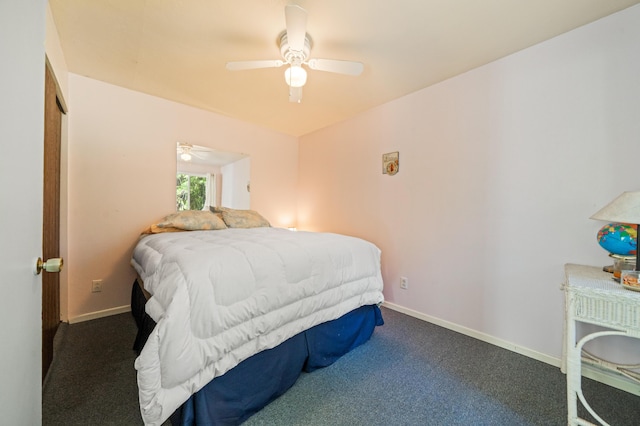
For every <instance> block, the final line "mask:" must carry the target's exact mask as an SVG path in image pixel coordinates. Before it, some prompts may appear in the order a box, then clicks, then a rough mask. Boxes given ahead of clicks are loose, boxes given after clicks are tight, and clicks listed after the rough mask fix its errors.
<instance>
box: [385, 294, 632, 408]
mask: <svg viewBox="0 0 640 426" xmlns="http://www.w3.org/2000/svg"><path fill="white" fill-rule="evenodd" d="M382 306H384V307H386V308H389V309H393V310H394V311H397V312H400V313H403V314H406V315H409V316H411V317H414V318H418V319H420V320H423V321H426V322H429V323H432V324H435V325H439V326H440V327H444V328H447V329H449V330H453V331H455V332H458V333H460V334H464V335H466V336H469V337H473V338H475V339H478V340H481V341H483V342H487V343H490V344H492V345H495V346H499V347H501V348H503V349H507V350H509V351H511V352H515V353H518V354H520V355H524V356H526V357H529V358H533V359H535V360H538V361H541V362H544V363H546V364H550V365H553V366H554V367H558V368H560V366H561V364H562V362H561V360H560V359H558V358H555V357H552V356H549V355H545V354H543V353H541V352H537V351H534V350H531V349H529V348H525V347H523V346H520V345H516V344H514V343H511V342H507V341H506V340H502V339H498V338H497V337H494V336H491V335H489V334H486V333H481V332H479V331H477V330H473V329H470V328H467V327H463V326H461V325H458V324H455V323H452V322H449V321H445V320H443V319H440V318H436V317H433V316H430V315H426V314H423V313H421V312H418V311H414V310H413V309H409V308H405V307H403V306H400V305H396V304H395V303H390V302H384V303H383V304H382ZM582 375H583V376H584V377H588V378H589V379H592V380H595V381H597V382H600V383H604V384H606V385H609V386H612V387H614V388H617V389H620V390H623V391H626V392H629V393H631V394H634V395H638V396H640V387H639V386H638V384H637V383H634V382H631V381H630V380H628V379H626V378H624V377H622V376H621V375H619V374H616V373H613V372H610V371H605V370H602V369H599V368H597V367H593V366H590V365H584V366H583V367H582Z"/></svg>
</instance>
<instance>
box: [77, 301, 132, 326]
mask: <svg viewBox="0 0 640 426" xmlns="http://www.w3.org/2000/svg"><path fill="white" fill-rule="evenodd" d="M125 312H131V306H129V305H125V306H118V307H116V308H109V309H105V310H103V311H97V312H89V313H88V314H82V315H78V316H76V317H69V324H76V323H79V322H84V321H90V320H94V319H98V318H104V317H109V316H111V315H118V314H124V313H125Z"/></svg>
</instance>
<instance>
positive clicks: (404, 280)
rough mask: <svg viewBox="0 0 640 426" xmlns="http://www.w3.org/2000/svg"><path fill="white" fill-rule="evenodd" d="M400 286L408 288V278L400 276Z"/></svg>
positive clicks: (404, 288)
mask: <svg viewBox="0 0 640 426" xmlns="http://www.w3.org/2000/svg"><path fill="white" fill-rule="evenodd" d="M400 288H401V289H403V290H408V289H409V279H408V278H407V277H400Z"/></svg>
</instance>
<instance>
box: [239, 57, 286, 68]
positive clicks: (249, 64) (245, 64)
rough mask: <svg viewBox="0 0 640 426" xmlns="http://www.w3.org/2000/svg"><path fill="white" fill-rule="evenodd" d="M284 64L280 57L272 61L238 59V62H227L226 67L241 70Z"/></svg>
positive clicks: (275, 66)
mask: <svg viewBox="0 0 640 426" xmlns="http://www.w3.org/2000/svg"><path fill="white" fill-rule="evenodd" d="M282 65H284V62H283V61H281V60H280V59H276V60H273V61H269V60H267V61H240V62H227V65H226V68H227V69H228V70H229V71H241V70H254V69H258V68H278V67H281V66H282Z"/></svg>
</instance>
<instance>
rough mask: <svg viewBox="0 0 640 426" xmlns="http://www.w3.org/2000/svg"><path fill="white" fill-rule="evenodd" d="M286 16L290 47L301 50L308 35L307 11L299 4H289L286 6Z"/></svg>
mask: <svg viewBox="0 0 640 426" xmlns="http://www.w3.org/2000/svg"><path fill="white" fill-rule="evenodd" d="M284 18H285V21H286V23H287V40H288V42H289V48H290V49H291V50H296V51H299V52H301V51H302V50H303V49H304V39H305V37H306V35H307V11H306V10H304V9H303V8H301V7H300V6H298V5H295V4H289V5H287V6H285V8H284Z"/></svg>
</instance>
